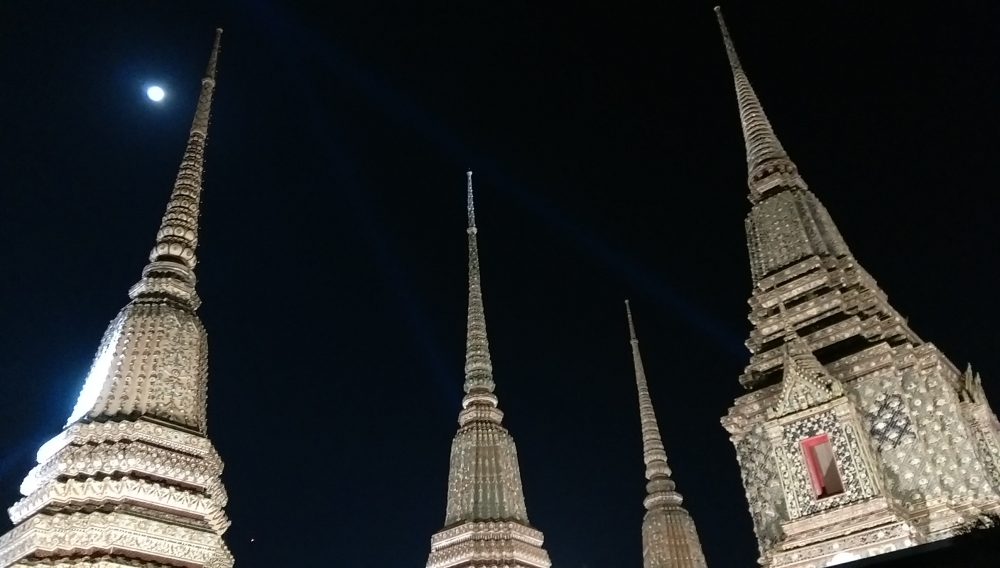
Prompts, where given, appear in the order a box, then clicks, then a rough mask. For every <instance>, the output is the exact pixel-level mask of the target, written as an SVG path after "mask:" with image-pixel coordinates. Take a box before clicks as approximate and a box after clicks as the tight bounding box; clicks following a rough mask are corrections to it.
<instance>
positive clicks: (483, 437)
mask: <svg viewBox="0 0 1000 568" xmlns="http://www.w3.org/2000/svg"><path fill="white" fill-rule="evenodd" d="M466 175H467V178H468V186H467V200H468V201H467V204H468V220H469V226H468V229H467V232H468V236H469V314H468V322H467V326H468V327H467V338H466V353H465V393H466V394H465V397H464V398H463V399H462V411H461V412H460V413H459V415H458V424H459V428H458V433H456V434H455V439H454V441H453V442H452V446H451V467H450V470H449V473H448V508H447V512H446V514H445V521H444V528H442V529H441V530H440V531H438V532H437V533H436V534H434V536H432V537H431V553H430V557H429V558H428V560H427V568H459V567H461V568H549V566H551V562H550V561H549V555H548V553H547V552H546V551H545V549H543V548H542V542H543V536H542V533H541V532H540V531H538V530H536V529H535V528H534V527H532V526H531V524H530V523H529V522H528V513H527V511H526V509H525V506H524V493H523V491H522V490H521V472H520V469H519V468H518V464H517V448H516V447H515V446H514V439H513V438H512V437H511V435H510V433H509V432H508V431H507V429H506V428H504V427H503V426H502V425H501V423H500V422H501V420H502V419H503V412H501V411H500V409H499V408H498V407H497V403H498V400H497V396H496V395H495V394H493V390H494V387H495V385H494V382H493V364H492V362H491V360H490V346H489V340H488V338H487V336H486V316H485V312H484V309H483V291H482V285H481V283H480V275H479V249H478V245H477V242H476V236H477V233H478V229H477V228H476V213H475V208H474V206H473V200H472V172H468V173H467V174H466Z"/></svg>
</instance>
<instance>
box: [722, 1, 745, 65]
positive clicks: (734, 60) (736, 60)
mask: <svg viewBox="0 0 1000 568" xmlns="http://www.w3.org/2000/svg"><path fill="white" fill-rule="evenodd" d="M715 17H716V19H718V20H719V29H721V30H722V41H723V42H725V44H726V55H728V56H729V65H730V66H731V67H732V68H733V69H742V67H743V66H742V65H740V56H739V55H737V54H736V47H735V46H734V45H733V38H731V37H729V28H727V27H726V19H725V18H724V17H723V16H722V7H721V6H716V7H715Z"/></svg>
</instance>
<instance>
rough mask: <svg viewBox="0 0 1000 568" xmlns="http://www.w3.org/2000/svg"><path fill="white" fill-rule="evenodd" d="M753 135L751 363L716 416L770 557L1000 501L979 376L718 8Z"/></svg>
mask: <svg viewBox="0 0 1000 568" xmlns="http://www.w3.org/2000/svg"><path fill="white" fill-rule="evenodd" d="M716 11H717V13H718V17H719V24H720V26H721V28H722V34H723V38H724V40H725V46H726V51H727V53H728V56H729V62H730V65H731V67H732V73H733V78H734V80H735V84H736V95H737V99H738V102H739V112H740V119H741V121H742V123H743V135H744V138H745V141H746V152H747V166H748V169H749V177H748V184H749V188H750V202H751V203H752V204H753V205H752V208H751V210H750V213H749V214H748V215H747V218H746V231H747V239H748V245H749V250H750V268H751V273H752V277H753V293H752V295H751V297H750V301H749V303H750V316H749V319H750V322H751V324H752V325H753V330H752V331H751V333H750V338H749V340H748V341H747V347H748V348H749V350H750V352H751V357H750V363H749V364H748V365H747V367H746V370H745V372H744V373H743V375H742V376H741V377H740V383H741V384H742V385H743V386H744V387H745V388H746V389H747V390H748V391H750V392H749V393H748V394H745V395H743V396H741V397H739V398H738V399H737V400H736V402H735V404H734V405H733V407H732V408H730V410H729V413H728V414H727V416H726V417H725V418H723V420H722V422H723V425H724V426H725V428H726V429H727V430H728V431H729V433H730V435H731V439H732V442H733V444H734V445H735V446H736V453H737V457H738V459H739V463H740V468H741V469H742V474H743V483H744V486H745V489H746V494H747V499H748V500H749V504H750V512H751V515H752V517H753V522H754V528H755V531H756V534H757V539H758V542H759V546H760V554H761V556H760V560H759V561H760V563H761V564H762V565H764V566H767V567H785V566H794V567H802V568H805V567H818V566H831V565H834V564H839V563H841V562H845V561H848V560H852V559H856V558H863V557H866V556H872V555H876V554H881V553H883V552H888V551H891V550H895V549H899V548H905V547H909V546H913V545H915V544H919V543H922V542H927V541H931V540H937V539H942V538H947V537H949V536H952V535H955V534H957V533H959V532H963V531H966V530H969V529H970V528H971V527H974V526H977V525H978V524H980V523H983V522H985V521H987V519H988V516H989V515H995V514H996V513H997V512H998V510H1000V495H998V488H1000V469H998V462H1000V437H998V432H1000V424H998V422H997V419H996V417H995V415H994V413H993V411H992V410H991V409H990V406H989V404H988V402H987V401H986V398H985V396H984V394H983V389H982V387H981V385H980V381H979V378H978V376H977V375H974V374H973V373H972V372H971V371H970V372H967V373H965V374H964V375H963V373H962V372H960V371H959V370H958V369H957V368H956V367H955V365H953V364H952V362H951V361H949V360H948V358H947V357H945V356H944V354H943V353H941V352H940V351H939V350H938V349H937V348H936V347H935V346H934V345H932V344H930V343H926V342H924V341H923V340H921V339H920V338H919V337H918V336H917V334H916V333H914V332H913V331H912V330H911V329H910V328H909V326H908V324H907V321H906V319H904V318H903V317H901V316H900V315H899V313H897V312H896V310H894V309H893V308H892V306H891V305H890V304H889V301H888V298H887V297H886V295H885V293H884V292H883V291H882V290H881V289H880V288H879V286H878V284H877V283H876V282H875V280H874V279H873V278H872V277H871V275H870V274H868V272H867V271H865V269H864V268H863V267H862V266H861V265H860V264H858V261H857V260H856V259H855V258H854V256H853V255H852V254H851V251H850V250H849V249H848V247H847V244H846V243H845V241H844V239H843V238H842V237H841V235H840V232H839V231H838V230H837V227H836V226H835V225H834V223H833V220H832V218H831V217H830V215H829V213H827V210H826V209H825V208H824V207H823V205H822V204H821V203H820V202H819V200H818V199H817V198H816V196H815V195H813V193H812V192H811V191H810V190H809V188H808V186H807V185H806V182H805V181H804V180H803V178H802V176H801V175H800V174H799V172H798V169H797V168H796V166H795V164H794V163H793V162H792V160H791V159H790V158H789V156H788V154H787V153H786V152H785V150H784V149H783V148H782V145H781V143H780V142H779V141H778V139H777V137H776V136H775V134H774V131H773V130H772V128H771V124H770V122H769V121H768V119H767V116H766V115H765V114H764V110H763V108H762V107H761V104H760V101H759V100H758V99H757V96H756V94H755V93H754V90H753V88H752V87H751V86H750V81H749V80H748V79H747V76H746V74H745V73H744V71H743V67H742V65H741V64H740V60H739V58H738V57H737V55H736V51H735V49H734V47H733V43H732V41H731V40H730V38H729V34H728V32H727V30H726V26H725V23H724V22H723V20H722V15H721V12H719V10H718V8H716Z"/></svg>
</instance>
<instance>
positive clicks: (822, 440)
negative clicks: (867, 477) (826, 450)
mask: <svg viewBox="0 0 1000 568" xmlns="http://www.w3.org/2000/svg"><path fill="white" fill-rule="evenodd" d="M823 444H829V445H830V449H831V451H832V450H833V443H832V442H831V441H830V435H829V434H819V435H817V436H812V437H810V438H806V439H805V440H802V454H803V456H804V457H805V460H806V468H807V469H808V470H809V479H810V481H812V488H813V496H814V497H816V498H817V499H821V498H823V497H831V496H833V495H839V494H841V493H843V492H844V486H843V479H842V478H841V477H840V470H839V468H837V460H836V459H834V460H833V463H832V464H831V465H832V466H833V468H834V471H835V473H836V475H837V480H838V482H839V485H840V487H838V488H836V489H835V490H833V491H831V490H830V489H829V488H828V487H827V486H826V479H825V477H824V476H823V468H822V465H821V464H820V462H819V456H817V455H816V447H817V446H821V445H823Z"/></svg>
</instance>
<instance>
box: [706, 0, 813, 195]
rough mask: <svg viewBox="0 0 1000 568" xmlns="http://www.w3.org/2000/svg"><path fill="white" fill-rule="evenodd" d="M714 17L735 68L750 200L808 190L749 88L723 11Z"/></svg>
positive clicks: (718, 9)
mask: <svg viewBox="0 0 1000 568" xmlns="http://www.w3.org/2000/svg"><path fill="white" fill-rule="evenodd" d="M715 15H716V17H717V18H718V20H719V28H720V29H721V30H722V40H723V42H725V45H726V54H727V55H728V56H729V66H730V67H731V68H732V72H733V81H734V82H735V84H736V97H737V101H738V103H739V109H740V121H741V122H742V123H743V139H744V141H745V142H746V152H747V169H748V177H747V185H748V186H749V187H750V200H751V201H753V202H757V201H759V200H760V199H761V198H762V196H763V195H764V194H765V193H767V192H768V191H769V190H772V189H775V188H800V189H807V188H808V186H807V185H806V182H805V180H803V179H802V177H801V176H800V175H799V173H798V168H797V167H796V166H795V163H794V162H792V159H791V158H789V157H788V153H787V152H785V149H784V148H783V147H782V146H781V142H780V141H779V140H778V137H777V136H776V135H775V134H774V129H773V128H772V127H771V122H770V121H769V120H768V119H767V115H766V114H764V107H763V106H761V104H760V100H759V99H758V98H757V93H756V92H754V90H753V87H752V86H751V85H750V79H748V78H747V75H746V73H745V72H744V71H743V65H742V64H741V63H740V58H739V55H737V53H736V47H735V46H734V45H733V40H732V38H731V37H730V36H729V29H728V28H727V27H726V21H725V19H723V17H722V9H721V8H720V7H718V6H716V7H715Z"/></svg>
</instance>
